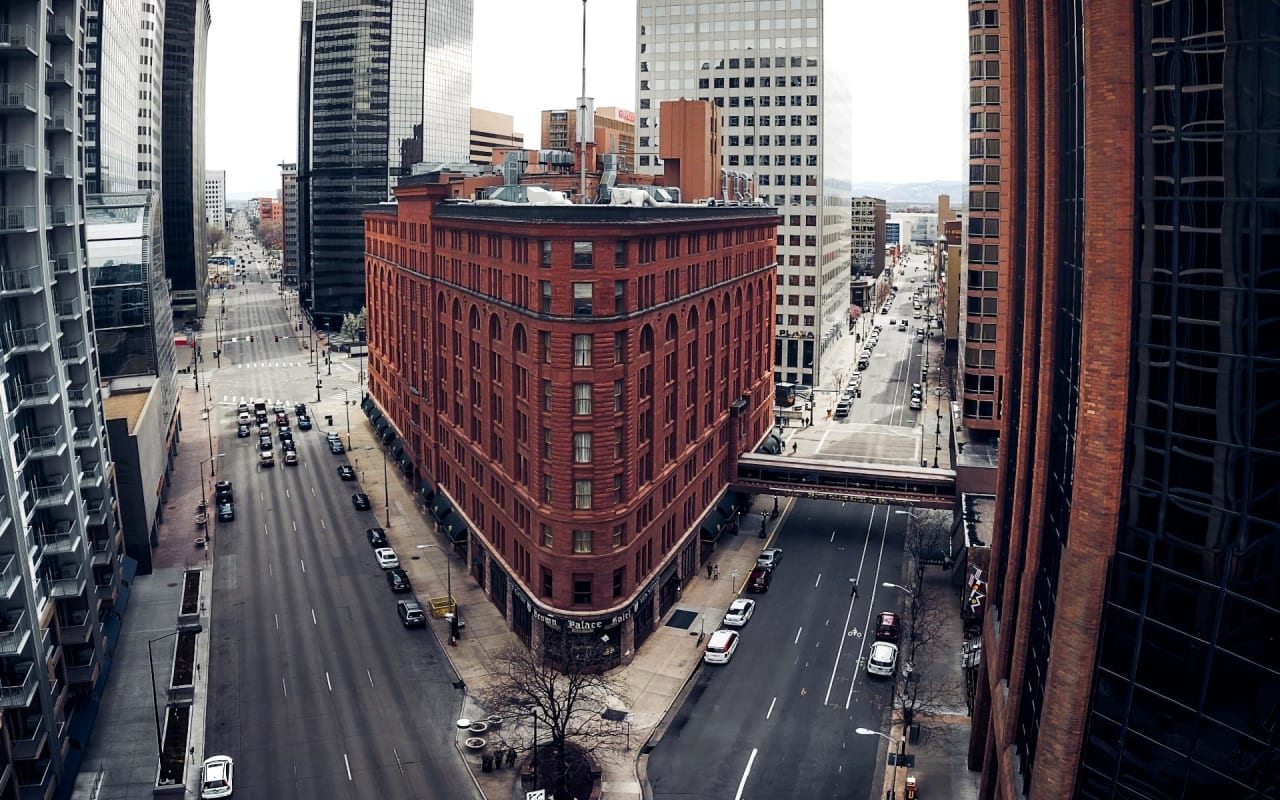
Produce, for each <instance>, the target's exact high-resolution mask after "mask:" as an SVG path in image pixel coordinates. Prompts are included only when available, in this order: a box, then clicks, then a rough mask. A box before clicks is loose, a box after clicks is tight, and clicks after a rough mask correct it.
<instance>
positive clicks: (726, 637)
mask: <svg viewBox="0 0 1280 800" xmlns="http://www.w3.org/2000/svg"><path fill="white" fill-rule="evenodd" d="M737 649H738V632H737V631H726V630H718V631H716V632H715V633H713V634H711V641H709V642H707V650H706V652H705V653H703V654H702V660H703V661H705V662H707V663H708V664H728V663H729V659H731V658H733V653H734V651H736V650H737Z"/></svg>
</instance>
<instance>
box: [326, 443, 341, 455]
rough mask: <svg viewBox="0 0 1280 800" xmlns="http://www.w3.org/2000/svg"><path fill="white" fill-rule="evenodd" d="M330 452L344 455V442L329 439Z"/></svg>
mask: <svg viewBox="0 0 1280 800" xmlns="http://www.w3.org/2000/svg"><path fill="white" fill-rule="evenodd" d="M329 452H330V453H333V454H334V455H335V456H340V455H342V453H343V447H342V442H335V441H333V440H330V441H329Z"/></svg>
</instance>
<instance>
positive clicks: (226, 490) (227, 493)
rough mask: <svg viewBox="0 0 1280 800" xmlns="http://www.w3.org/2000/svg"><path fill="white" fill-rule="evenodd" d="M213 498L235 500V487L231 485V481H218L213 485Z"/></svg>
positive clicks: (226, 500) (221, 500) (218, 500)
mask: <svg viewBox="0 0 1280 800" xmlns="http://www.w3.org/2000/svg"><path fill="white" fill-rule="evenodd" d="M213 499H214V500H216V501H217V502H219V503H221V502H224V501H225V502H228V503H229V502H231V501H232V500H235V499H236V498H235V487H233V486H232V485H231V481H218V482H217V483H215V484H214V485H213Z"/></svg>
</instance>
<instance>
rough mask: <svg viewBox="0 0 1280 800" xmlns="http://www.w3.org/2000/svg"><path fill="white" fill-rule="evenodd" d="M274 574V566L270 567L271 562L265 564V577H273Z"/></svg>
mask: <svg viewBox="0 0 1280 800" xmlns="http://www.w3.org/2000/svg"><path fill="white" fill-rule="evenodd" d="M275 574H276V572H275V567H272V566H271V564H267V577H268V578H270V577H273V576H274V575H275Z"/></svg>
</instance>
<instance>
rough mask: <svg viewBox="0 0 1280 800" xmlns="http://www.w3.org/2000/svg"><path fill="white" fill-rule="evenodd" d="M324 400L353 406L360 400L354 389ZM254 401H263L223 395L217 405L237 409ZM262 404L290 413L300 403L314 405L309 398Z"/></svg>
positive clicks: (331, 394) (255, 398) (256, 398)
mask: <svg viewBox="0 0 1280 800" xmlns="http://www.w3.org/2000/svg"><path fill="white" fill-rule="evenodd" d="M324 399H325V400H326V401H330V402H335V403H344V402H349V403H351V404H352V405H355V404H356V402H357V401H358V400H359V399H360V392H359V391H358V390H355V389H352V390H350V391H348V392H347V393H346V394H343V393H342V392H332V393H330V394H329V395H328V396H327V397H325V398H324ZM255 400H263V398H261V397H254V396H252V395H234V394H224V395H223V396H222V399H221V400H220V401H218V405H220V406H232V407H238V406H239V405H240V404H241V403H248V404H249V405H250V406H252V405H253V403H254V401H255ZM263 402H265V403H266V404H267V408H268V409H270V408H271V407H273V406H284V407H285V408H286V409H288V410H289V411H290V412H292V411H293V407H294V406H295V405H296V404H298V403H300V402H301V403H306V404H307V405H308V406H311V405H314V404H315V401H314V400H312V399H311V398H306V399H303V400H271V399H266V400H263Z"/></svg>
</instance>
